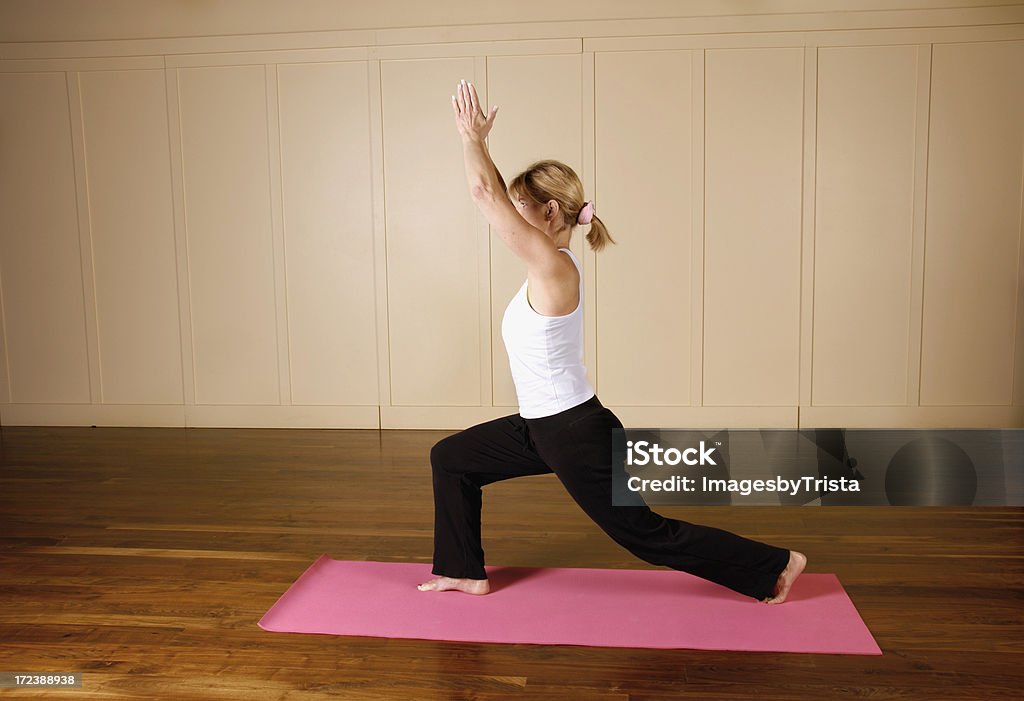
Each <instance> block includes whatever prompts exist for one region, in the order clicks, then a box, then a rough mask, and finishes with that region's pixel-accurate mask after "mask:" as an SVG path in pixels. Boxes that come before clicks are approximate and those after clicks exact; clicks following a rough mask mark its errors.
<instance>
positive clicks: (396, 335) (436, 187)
mask: <svg viewBox="0 0 1024 701" xmlns="http://www.w3.org/2000/svg"><path fill="white" fill-rule="evenodd" d="M473 66H474V64H473V60H472V59H445V60H424V61H384V62H382V63H381V101H382V119H383V124H384V190H385V197H386V200H385V203H386V213H385V217H386V227H387V260H388V341H389V349H390V368H391V397H390V403H391V404H393V405H396V406H401V405H413V406H415V405H430V406H434V405H456V406H458V405H465V406H477V405H479V403H480V393H481V385H482V383H483V382H484V378H483V377H482V376H481V368H480V344H481V343H482V342H483V338H484V336H485V334H486V331H485V330H484V329H481V328H480V326H481V324H480V309H481V305H484V304H486V302H485V301H484V300H482V299H481V296H480V276H481V275H486V274H487V271H486V270H484V269H481V266H480V248H479V247H480V246H486V245H487V241H486V240H485V237H486V234H485V233H483V232H485V231H486V229H483V230H482V231H481V227H480V223H479V220H478V217H477V212H476V208H475V206H474V204H473V202H472V200H471V199H470V197H469V194H468V189H467V186H466V177H465V170H464V166H463V160H462V145H461V140H460V138H459V135H458V132H457V131H456V129H455V123H454V119H453V116H452V107H451V97H450V96H451V94H452V92H453V91H454V90H455V86H456V83H457V82H458V81H459V80H460V79H461V78H466V79H467V80H474V82H480V81H479V79H478V78H477V77H475V76H474V68H473Z"/></svg>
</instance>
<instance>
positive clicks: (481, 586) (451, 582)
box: [416, 577, 491, 596]
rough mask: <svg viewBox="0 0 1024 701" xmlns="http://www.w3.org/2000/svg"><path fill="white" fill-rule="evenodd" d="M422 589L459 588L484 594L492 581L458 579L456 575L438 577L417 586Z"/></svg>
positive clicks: (472, 592) (468, 592)
mask: <svg viewBox="0 0 1024 701" xmlns="http://www.w3.org/2000/svg"><path fill="white" fill-rule="evenodd" d="M416 588H417V589H419V590H420V591H449V590H451V589H457V590H458V591H462V592H465V593H467V594H475V595H477V596H483V595H484V594H486V593H487V592H489V591H490V590H491V583H490V582H488V581H487V580H486V579H456V578H454V577H438V578H437V579H431V580H430V581H428V582H424V583H423V584H420V585H419V586H418V587H416Z"/></svg>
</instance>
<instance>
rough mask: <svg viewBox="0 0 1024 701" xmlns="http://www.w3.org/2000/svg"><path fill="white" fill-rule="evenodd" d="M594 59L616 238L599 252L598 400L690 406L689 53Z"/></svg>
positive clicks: (604, 200)
mask: <svg viewBox="0 0 1024 701" xmlns="http://www.w3.org/2000/svg"><path fill="white" fill-rule="evenodd" d="M594 60H595V76H596V77H595V83H596V86H595V107H594V109H595V113H596V114H595V117H594V121H595V128H596V154H597V158H596V160H597V190H598V198H597V202H598V204H599V210H600V216H601V217H602V221H604V222H605V223H606V224H607V225H608V227H609V231H610V232H611V235H612V238H614V239H615V240H616V241H617V242H618V243H617V244H616V245H611V246H608V247H606V248H605V249H604V250H603V251H601V252H600V253H599V254H598V255H597V259H598V272H599V274H598V279H597V289H598V299H599V300H600V306H599V308H598V310H597V339H598V340H597V348H598V351H597V353H598V355H597V360H598V364H597V370H598V374H599V376H600V379H601V390H600V395H601V400H602V401H603V402H606V403H612V404H619V405H636V404H640V405H688V404H690V401H691V393H690V364H691V353H690V340H691V336H690V322H691V318H692V314H691V305H692V302H693V299H692V296H691V287H690V283H691V277H692V276H691V274H690V271H691V267H692V265H691V262H692V259H691V254H690V250H691V249H690V247H691V244H692V242H693V235H694V232H693V230H692V222H691V219H692V211H693V201H692V199H691V192H692V184H693V183H692V178H691V173H692V169H691V163H692V160H693V153H692V148H691V141H692V139H691V129H692V127H693V115H692V109H693V101H692V80H691V71H690V68H691V62H692V56H691V53H690V52H689V51H672V52H648V53H609V54H597V55H595V57H594ZM697 233H698V235H699V234H700V232H697Z"/></svg>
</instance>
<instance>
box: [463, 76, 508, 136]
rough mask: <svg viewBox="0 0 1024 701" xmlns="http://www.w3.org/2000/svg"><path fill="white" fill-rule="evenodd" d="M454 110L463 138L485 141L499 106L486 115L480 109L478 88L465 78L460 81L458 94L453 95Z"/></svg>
mask: <svg viewBox="0 0 1024 701" xmlns="http://www.w3.org/2000/svg"><path fill="white" fill-rule="evenodd" d="M452 111H453V112H455V126H456V127H458V129H459V133H460V134H461V135H462V138H463V139H478V140H480V141H483V140H484V139H486V138H487V134H488V133H489V132H490V131H491V126H492V125H493V124H494V118H495V117H496V116H497V115H498V107H497V106H495V107H494V108H493V109H492V110H491V115H490V116H489V117H488V116H485V115H484V113H483V112H482V111H481V110H480V100H479V99H478V98H477V96H476V88H474V87H473V84H472V83H467V82H466V81H465V80H462V81H460V82H459V89H458V95H452Z"/></svg>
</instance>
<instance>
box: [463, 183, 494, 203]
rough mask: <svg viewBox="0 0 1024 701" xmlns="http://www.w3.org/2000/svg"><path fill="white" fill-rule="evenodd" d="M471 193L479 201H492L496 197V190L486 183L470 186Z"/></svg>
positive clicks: (474, 199)
mask: <svg viewBox="0 0 1024 701" xmlns="http://www.w3.org/2000/svg"><path fill="white" fill-rule="evenodd" d="M469 194H470V196H472V198H473V201H474V202H477V203H481V202H490V201H491V200H493V199H494V192H493V191H492V190H491V188H489V187H487V185H486V184H485V183H476V184H474V185H471V186H470V188H469Z"/></svg>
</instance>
